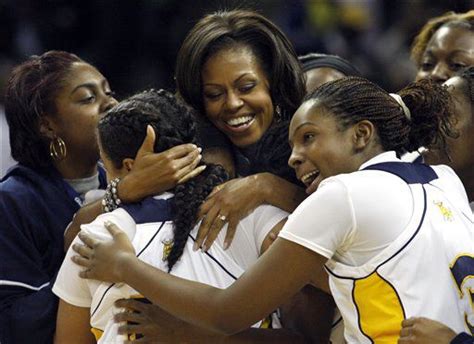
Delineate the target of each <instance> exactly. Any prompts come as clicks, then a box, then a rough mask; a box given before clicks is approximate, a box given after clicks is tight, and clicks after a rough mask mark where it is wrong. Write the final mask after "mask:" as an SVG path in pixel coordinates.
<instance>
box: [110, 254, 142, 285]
mask: <svg viewBox="0 0 474 344" xmlns="http://www.w3.org/2000/svg"><path fill="white" fill-rule="evenodd" d="M139 262H140V261H139V260H138V259H137V257H136V256H135V254H132V253H128V252H127V253H122V254H120V255H119V258H118V259H117V267H116V275H117V279H118V282H123V283H127V284H130V283H129V279H130V278H129V277H130V276H129V274H128V273H127V272H132V271H137V270H136V269H137V268H138V267H137V263H139Z"/></svg>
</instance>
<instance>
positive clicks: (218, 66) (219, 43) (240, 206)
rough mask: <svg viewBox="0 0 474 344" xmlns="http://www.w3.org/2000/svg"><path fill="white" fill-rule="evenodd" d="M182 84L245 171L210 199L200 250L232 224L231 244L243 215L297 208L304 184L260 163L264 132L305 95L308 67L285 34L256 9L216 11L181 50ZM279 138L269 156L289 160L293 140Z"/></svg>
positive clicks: (288, 115) (178, 79)
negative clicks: (280, 155)
mask: <svg viewBox="0 0 474 344" xmlns="http://www.w3.org/2000/svg"><path fill="white" fill-rule="evenodd" d="M176 85H177V88H178V91H179V93H180V94H181V96H182V97H183V98H184V100H185V101H186V102H187V103H188V104H190V105H191V106H192V107H194V108H195V109H197V110H199V112H200V113H201V114H203V115H205V116H206V117H207V118H208V119H209V120H210V121H211V122H212V123H213V124H214V125H215V126H216V127H217V128H218V129H219V130H220V131H222V132H223V133H224V134H225V135H226V136H227V137H228V138H229V139H230V141H231V142H232V144H233V151H234V155H235V158H236V159H235V160H236V169H237V174H238V176H239V177H242V178H238V179H234V180H231V181H229V182H227V183H226V184H224V185H221V186H219V188H218V189H217V190H215V192H213V193H212V194H211V196H210V197H209V198H208V200H207V201H206V202H205V203H204V204H203V205H202V207H201V212H200V217H202V218H203V219H204V220H203V222H202V224H201V229H200V231H199V234H198V237H197V240H196V248H199V247H203V248H204V249H208V248H209V247H210V246H211V244H212V242H213V241H214V239H215V238H216V236H217V233H218V232H219V230H220V229H221V228H222V227H223V226H224V224H225V223H228V229H227V238H226V243H227V245H230V243H231V241H232V238H233V236H234V233H235V228H236V226H237V223H238V222H239V220H240V219H242V218H244V217H245V216H246V215H247V214H248V213H250V212H251V211H252V210H253V209H255V208H256V207H257V206H259V205H261V204H265V203H266V204H271V205H274V206H276V207H279V208H281V209H284V210H286V211H292V210H294V209H295V207H296V206H297V205H298V204H299V203H300V202H301V201H302V200H303V199H304V197H305V195H304V191H303V190H302V188H300V187H299V186H297V185H295V184H292V183H291V182H289V181H287V180H284V179H282V178H280V177H277V176H276V175H274V174H272V173H269V171H268V170H261V169H258V166H259V162H258V161H256V160H255V159H256V157H257V156H258V155H257V154H256V152H257V151H259V148H260V147H259V146H260V143H261V141H262V138H264V137H265V136H266V135H272V133H273V132H274V131H278V130H280V131H281V130H287V125H286V126H278V128H276V127H277V125H278V124H281V123H282V122H285V121H288V120H289V119H290V118H291V116H292V115H293V113H294V111H295V110H296V108H297V107H298V106H299V105H300V103H301V100H302V98H303V96H304V93H305V91H304V81H303V73H302V70H301V66H300V64H299V62H298V59H297V56H296V54H295V51H294V49H293V47H292V45H291V43H290V41H289V40H288V39H287V37H286V36H285V35H284V33H283V32H282V31H281V30H280V29H279V28H278V27H277V26H276V25H275V24H273V23H272V22H271V21H269V20H268V19H267V18H265V17H263V16H262V15H260V14H258V13H256V12H252V11H241V10H235V11H222V12H216V13H212V14H209V15H207V16H205V17H204V18H202V19H201V20H199V21H198V23H196V25H195V26H194V27H193V29H192V30H191V31H190V32H189V34H188V35H187V37H186V38H185V40H184V42H183V44H182V46H181V48H180V51H179V53H178V59H177V63H176ZM277 144H278V145H279V147H276V148H278V149H275V150H271V151H267V152H266V153H267V157H269V159H268V160H272V158H271V157H272V155H274V154H276V152H278V153H280V152H281V151H282V150H284V152H283V154H285V155H286V157H285V159H275V161H277V160H278V161H285V160H287V158H288V157H289V155H290V149H289V147H288V144H287V142H286V140H285V141H282V142H277ZM280 148H282V149H280ZM285 167H286V163H285ZM279 168H280V167H279ZM290 171H291V170H290Z"/></svg>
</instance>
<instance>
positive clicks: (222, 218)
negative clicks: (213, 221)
mask: <svg viewBox="0 0 474 344" xmlns="http://www.w3.org/2000/svg"><path fill="white" fill-rule="evenodd" d="M219 220H221V221H225V220H227V216H225V215H221V216H219Z"/></svg>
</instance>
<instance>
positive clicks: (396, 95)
mask: <svg viewBox="0 0 474 344" xmlns="http://www.w3.org/2000/svg"><path fill="white" fill-rule="evenodd" d="M389 95H390V97H392V98H393V99H395V100H396V101H397V103H398V104H399V105H400V106H401V107H402V109H403V113H404V114H405V116H406V118H408V120H411V112H410V109H409V108H408V106H407V105H406V104H405V102H404V101H403V99H402V97H400V96H399V95H398V94H396V93H389Z"/></svg>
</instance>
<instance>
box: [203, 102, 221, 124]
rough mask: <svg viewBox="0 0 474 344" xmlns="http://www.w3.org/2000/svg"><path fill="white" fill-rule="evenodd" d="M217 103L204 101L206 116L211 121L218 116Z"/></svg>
mask: <svg viewBox="0 0 474 344" xmlns="http://www.w3.org/2000/svg"><path fill="white" fill-rule="evenodd" d="M219 108H220V107H219V104H218V103H217V102H204V111H205V112H206V117H207V118H208V119H209V120H210V121H211V122H213V123H214V122H215V121H216V120H217V118H218V117H219Z"/></svg>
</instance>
